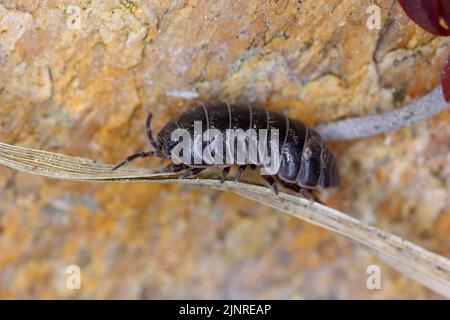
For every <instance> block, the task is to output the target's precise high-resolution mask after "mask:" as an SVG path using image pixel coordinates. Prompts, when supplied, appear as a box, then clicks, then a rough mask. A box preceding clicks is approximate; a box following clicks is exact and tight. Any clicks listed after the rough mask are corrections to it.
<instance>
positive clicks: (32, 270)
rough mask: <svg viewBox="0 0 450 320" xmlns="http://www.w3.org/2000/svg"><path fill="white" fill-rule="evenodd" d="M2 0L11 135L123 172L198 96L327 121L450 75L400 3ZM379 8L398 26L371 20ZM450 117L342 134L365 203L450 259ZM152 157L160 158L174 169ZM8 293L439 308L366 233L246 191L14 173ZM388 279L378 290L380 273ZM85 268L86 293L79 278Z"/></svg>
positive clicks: (7, 197) (4, 133)
mask: <svg viewBox="0 0 450 320" xmlns="http://www.w3.org/2000/svg"><path fill="white" fill-rule="evenodd" d="M76 3H77V5H76V6H74V5H73V1H64V0H52V1H45V2H43V1H37V0H32V1H29V0H26V1H25V0H2V1H0V141H2V142H6V143H10V144H17V145H22V146H28V147H32V148H41V149H45V150H50V151H55V152H61V153H66V154H71V155H77V156H82V157H86V158H92V159H97V160H101V161H105V162H111V163H114V162H117V161H119V160H121V159H122V158H123V157H124V156H126V155H128V154H130V153H132V152H134V151H136V150H140V149H146V148H147V141H146V137H145V133H144V130H143V122H144V119H145V109H151V110H152V111H153V112H154V114H155V121H154V126H155V128H160V127H161V126H162V125H163V124H164V123H165V122H166V121H167V120H168V119H169V118H170V117H171V116H173V115H176V114H178V113H180V112H182V111H183V110H185V109H186V108H188V107H189V106H192V105H194V104H196V103H199V102H204V103H207V102H214V101H219V100H225V101H229V102H235V101H237V102H246V103H252V104H254V105H260V106H265V107H267V108H269V109H271V110H279V111H282V110H286V111H288V112H289V115H290V116H291V117H292V118H295V119H298V120H302V121H304V122H306V123H308V124H310V125H314V124H317V123H322V122H329V121H333V120H336V119H340V118H346V117H353V116H357V115H364V114H374V113H378V112H382V111H385V110H390V109H393V108H395V107H399V106H401V105H402V104H403V103H405V102H407V101H411V100H412V99H414V98H416V97H420V96H422V95H424V94H426V93H427V92H429V91H431V90H432V89H433V88H435V87H436V86H437V85H438V83H439V72H440V68H441V65H442V63H443V59H444V58H445V55H446V52H447V51H448V49H449V45H448V40H446V39H444V38H434V37H432V36H430V35H428V34H426V33H424V32H423V31H421V30H420V29H418V28H417V27H416V26H414V24H413V23H412V22H410V21H409V20H408V19H407V17H406V16H405V15H404V14H403V12H402V11H401V8H400V6H399V5H398V3H397V2H395V1H392V0H385V1H369V0H360V1H330V0H305V1H286V0H280V1H253V0H249V1H239V2H235V1H227V0H218V1H210V2H206V1H169V0H160V1H151V2H147V1H131V0H128V1H126V0H121V1H119V0H116V1H77V2H76ZM372 5H378V6H379V7H380V8H381V29H380V30H377V29H374V30H370V29H369V28H368V27H367V19H368V18H369V16H370V15H369V14H368V13H367V12H368V8H369V7H370V6H372ZM449 123H450V113H449V112H448V111H446V112H443V113H442V114H440V115H438V116H437V117H435V118H433V119H431V120H429V121H427V122H425V123H422V124H419V125H417V126H414V127H411V128H407V129H404V130H401V131H399V132H396V133H392V134H388V135H384V136H381V137H376V138H371V139H366V140H363V141H355V142H351V143H348V142H347V143H334V144H332V148H333V150H334V151H335V152H336V154H337V155H338V159H339V166H340V171H341V175H342V186H341V187H340V188H339V189H337V190H334V191H331V192H327V193H323V194H322V197H323V199H325V201H326V202H327V203H328V204H329V205H330V206H332V207H335V208H337V209H340V210H343V211H344V212H348V213H349V214H351V215H354V216H356V217H358V218H359V219H362V220H364V221H366V222H369V223H372V224H375V225H377V226H379V227H381V228H383V229H385V230H388V231H391V232H394V233H396V234H397V235H400V236H402V237H404V238H406V239H408V240H411V241H413V242H415V243H417V244H420V245H422V246H424V247H425V248H427V249H429V250H432V251H434V252H437V253H440V254H442V255H445V256H447V257H449V256H450V153H449V151H450V126H449ZM136 165H147V166H153V167H155V168H156V167H159V166H161V163H160V162H158V161H147V162H144V161H142V162H139V163H137V164H136ZM0 188H1V189H0V192H1V193H0V298H150V299H151V298H271V299H280V298H283V299H285V298H286V299H296V298H369V299H372V298H437V297H438V296H437V295H435V294H434V293H432V292H430V291H428V290H427V289H425V288H423V287H421V286H420V285H418V284H415V283H414V282H412V281H410V280H408V279H406V278H404V277H403V276H401V275H399V274H397V273H396V272H394V271H392V270H391V269H389V268H388V267H385V266H384V265H383V264H382V263H381V262H379V261H377V260H375V259H374V258H373V257H372V256H370V255H369V254H368V253H366V252H365V251H363V250H362V249H361V248H358V247H357V246H355V245H354V244H352V243H351V242H350V241H348V240H346V239H344V238H341V237H339V236H336V235H333V234H331V233H329V232H328V231H325V230H322V229H320V228H317V227H315V226H311V225H309V224H307V223H304V222H301V221H297V220H294V219H293V218H290V217H287V216H285V215H283V214H280V213H277V212H275V211H273V210H271V209H269V208H266V207H264V206H261V205H258V204H256V203H253V202H251V201H248V200H244V199H241V198H239V197H238V196H236V195H233V194H229V193H219V192H216V191H211V190H206V189H199V188H193V187H181V186H166V185H147V184H145V185H112V184H111V185H109V184H100V185H93V184H83V183H68V182H59V181H51V180H46V179H44V178H40V177H34V176H29V175H25V174H21V173H16V172H13V171H11V170H9V169H7V168H4V167H0ZM371 264H378V265H380V266H381V268H382V275H383V277H382V289H381V290H373V291H371V290H368V289H367V287H366V279H367V274H366V268H367V267H368V266H369V265H371ZM70 265H78V266H79V267H80V268H81V274H82V278H81V279H82V288H81V290H69V289H68V288H67V287H66V280H67V277H68V274H67V273H66V270H67V267H68V266H70Z"/></svg>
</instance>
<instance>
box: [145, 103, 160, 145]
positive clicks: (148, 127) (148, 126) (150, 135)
mask: <svg viewBox="0 0 450 320" xmlns="http://www.w3.org/2000/svg"><path fill="white" fill-rule="evenodd" d="M152 118H153V114H152V112H151V111H148V115H147V120H146V121H145V129H146V130H147V137H148V140H149V141H150V144H151V145H152V146H153V148H155V149H156V150H159V149H161V147H160V146H159V144H158V142H156V140H155V138H154V137H153V132H152Z"/></svg>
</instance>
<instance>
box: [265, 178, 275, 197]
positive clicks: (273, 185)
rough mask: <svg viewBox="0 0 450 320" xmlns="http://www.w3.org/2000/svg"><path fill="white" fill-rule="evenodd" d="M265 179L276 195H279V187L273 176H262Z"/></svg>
mask: <svg viewBox="0 0 450 320" xmlns="http://www.w3.org/2000/svg"><path fill="white" fill-rule="evenodd" d="M262 177H263V179H264V180H265V181H266V182H267V183H268V184H269V187H270V189H272V191H273V192H274V193H275V195H276V196H277V195H278V186H277V182H276V180H275V179H274V178H273V177H272V176H262Z"/></svg>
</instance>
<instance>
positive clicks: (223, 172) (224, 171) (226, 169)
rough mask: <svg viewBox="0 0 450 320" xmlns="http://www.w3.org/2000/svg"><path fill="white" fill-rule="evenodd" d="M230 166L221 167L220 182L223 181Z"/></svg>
mask: <svg viewBox="0 0 450 320" xmlns="http://www.w3.org/2000/svg"><path fill="white" fill-rule="evenodd" d="M230 169H231V167H226V168H224V169H223V171H222V174H221V175H220V183H224V182H225V180H226V179H227V177H228V174H229V173H230Z"/></svg>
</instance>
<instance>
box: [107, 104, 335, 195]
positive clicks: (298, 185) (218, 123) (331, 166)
mask: <svg viewBox="0 0 450 320" xmlns="http://www.w3.org/2000/svg"><path fill="white" fill-rule="evenodd" d="M151 119H152V115H151V114H149V116H148V118H147V122H146V129H147V135H148V138H149V140H150V143H151V145H152V146H153V147H154V148H155V150H154V151H148V152H138V153H136V154H133V155H131V156H129V157H128V158H126V159H125V160H124V161H123V162H122V163H120V164H119V165H117V166H116V167H115V168H114V169H113V170H115V169H118V168H119V167H121V166H123V165H124V164H126V163H128V162H130V161H133V160H134V159H136V158H144V157H153V156H156V157H161V158H164V159H169V160H172V156H173V155H172V152H173V150H174V149H175V147H176V146H177V144H178V143H180V141H179V140H174V139H173V137H172V133H173V132H174V131H175V130H177V129H185V130H186V131H187V132H188V133H190V134H191V136H192V135H193V134H194V131H195V125H194V124H195V121H200V122H201V123H202V124H203V127H202V129H203V130H204V131H206V130H208V129H216V131H217V132H220V133H223V134H224V135H226V132H227V130H230V129H231V130H238V129H241V130H243V131H247V130H248V129H254V130H255V131H256V132H258V130H260V129H266V130H267V136H268V137H270V136H271V135H270V134H271V132H272V131H273V130H274V129H277V130H278V136H277V139H278V141H276V142H278V146H279V148H278V152H279V159H280V164H279V167H278V171H277V172H276V173H275V174H273V175H263V176H262V177H263V178H264V179H265V180H266V181H267V182H268V183H269V185H270V186H271V188H272V189H273V190H274V191H275V192H276V193H277V192H278V188H277V185H276V180H275V178H278V180H279V181H280V182H281V183H282V184H283V185H285V186H286V187H288V188H291V189H294V190H296V191H300V190H302V189H315V188H332V187H336V186H338V185H339V174H338V169H337V166H336V161H335V157H334V155H333V153H332V152H331V151H330V149H329V148H328V147H327V146H326V145H325V144H324V143H323V141H322V139H321V137H320V135H319V134H318V133H317V132H316V131H315V130H314V129H312V128H309V127H307V126H306V125H304V124H303V123H301V122H299V121H296V120H293V119H289V118H288V117H287V116H285V115H282V114H280V113H276V112H272V111H268V110H265V109H262V108H256V107H252V106H249V105H246V104H231V105H230V104H227V103H220V104H216V105H212V106H204V105H201V106H198V107H196V108H193V109H190V110H188V111H186V112H184V113H182V114H181V115H180V116H179V117H178V118H177V119H173V120H171V121H170V122H169V123H167V124H166V125H165V126H164V128H163V129H162V130H161V131H160V132H159V133H158V135H157V139H156V140H155V139H154V137H153V135H152V130H151V125H150V123H151ZM192 138H193V139H194V140H195V137H192ZM258 139H259V138H258ZM270 141H271V140H270V139H267V145H266V149H267V150H269V149H270V147H271V142H270ZM272 143H273V142H272ZM247 145H248V141H247ZM197 146H198V145H197ZM200 146H201V147H202V148H204V147H205V142H202V143H201V144H200ZM236 150H237V149H235V152H236ZM188 153H189V157H186V158H187V159H188V161H185V162H182V163H177V164H175V163H171V164H170V165H169V166H168V167H166V168H164V169H163V170H161V172H181V171H185V172H184V174H183V176H184V177H192V176H196V175H198V174H199V173H200V172H202V171H203V170H205V169H207V168H209V167H213V166H220V167H223V171H222V175H221V182H222V183H223V182H224V181H225V180H226V178H227V176H228V173H229V172H230V168H231V166H232V165H233V164H236V163H235V162H233V163H226V164H224V163H222V162H221V163H220V164H219V163H215V162H214V161H213V162H209V163H208V162H206V161H201V162H200V163H194V162H193V158H194V157H195V156H196V155H197V156H198V148H195V147H192V148H191V149H188ZM234 156H236V154H234ZM244 158H245V157H244ZM245 159H248V157H247V158H245ZM244 162H245V163H240V164H239V169H238V171H237V174H236V179H235V180H239V179H240V177H241V176H242V174H243V172H244V170H245V169H246V168H247V167H248V166H250V165H251V166H252V167H256V166H258V165H255V164H254V163H250V162H248V161H244Z"/></svg>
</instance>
